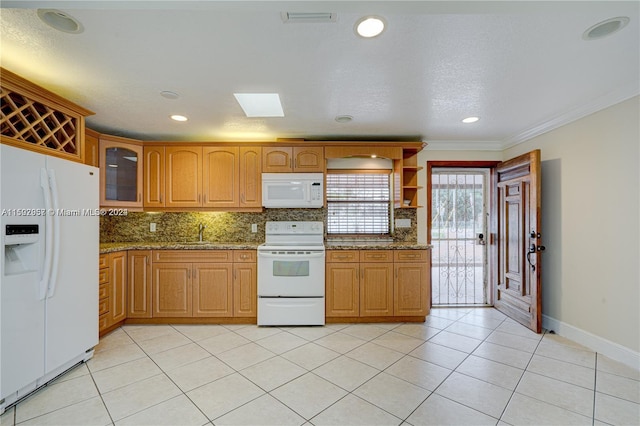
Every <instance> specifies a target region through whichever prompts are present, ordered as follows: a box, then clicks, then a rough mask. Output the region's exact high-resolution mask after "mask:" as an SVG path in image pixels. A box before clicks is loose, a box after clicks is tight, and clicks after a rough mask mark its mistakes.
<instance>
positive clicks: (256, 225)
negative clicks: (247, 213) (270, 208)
mask: <svg viewBox="0 0 640 426" xmlns="http://www.w3.org/2000/svg"><path fill="white" fill-rule="evenodd" d="M251 232H253V233H254V234H255V233H256V232H258V224H257V223H252V224H251Z"/></svg>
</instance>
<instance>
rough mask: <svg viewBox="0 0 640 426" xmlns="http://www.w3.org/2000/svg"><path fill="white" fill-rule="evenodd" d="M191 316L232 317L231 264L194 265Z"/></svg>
mask: <svg viewBox="0 0 640 426" xmlns="http://www.w3.org/2000/svg"><path fill="white" fill-rule="evenodd" d="M192 271H193V290H192V296H193V316H194V317H231V316H233V287H232V280H231V274H232V271H233V265H232V264H231V263H194V264H193V266H192Z"/></svg>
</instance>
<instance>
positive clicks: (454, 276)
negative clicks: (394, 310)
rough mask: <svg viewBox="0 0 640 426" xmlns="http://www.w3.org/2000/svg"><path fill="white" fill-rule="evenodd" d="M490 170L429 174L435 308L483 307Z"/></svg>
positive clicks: (434, 170) (449, 170)
mask: <svg viewBox="0 0 640 426" xmlns="http://www.w3.org/2000/svg"><path fill="white" fill-rule="evenodd" d="M488 184H489V170H488V169H469V168H436V167H434V168H432V169H431V209H430V210H431V227H430V229H431V244H432V245H433V250H432V271H431V280H432V285H431V301H432V305H433V306H438V305H440V306H443V305H445V306H447V305H448V306H450V305H487V304H489V302H490V300H489V299H490V295H489V291H488V270H487V269H488V264H487V244H486V241H487V238H486V235H487V222H488V211H487V206H488Z"/></svg>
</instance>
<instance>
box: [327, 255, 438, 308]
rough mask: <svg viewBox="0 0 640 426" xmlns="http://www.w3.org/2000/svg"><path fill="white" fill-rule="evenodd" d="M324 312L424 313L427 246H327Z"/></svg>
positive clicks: (427, 294) (427, 287) (427, 290)
mask: <svg viewBox="0 0 640 426" xmlns="http://www.w3.org/2000/svg"><path fill="white" fill-rule="evenodd" d="M326 259H327V264H326V271H325V272H326V295H325V297H326V301H325V303H326V316H327V317H328V318H331V317H333V318H340V317H343V318H347V317H351V318H353V317H393V316H396V317H416V316H419V317H424V316H426V315H427V314H428V313H429V303H430V283H429V280H428V277H429V261H430V254H429V251H428V250H327V253H326Z"/></svg>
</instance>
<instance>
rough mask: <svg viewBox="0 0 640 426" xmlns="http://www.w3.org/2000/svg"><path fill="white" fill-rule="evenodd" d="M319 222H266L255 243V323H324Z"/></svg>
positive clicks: (322, 256) (320, 224)
mask: <svg viewBox="0 0 640 426" xmlns="http://www.w3.org/2000/svg"><path fill="white" fill-rule="evenodd" d="M323 241H324V226H323V223H322V222H305V221H297V222H267V223H266V227H265V243H264V244H261V245H260V246H258V325H324V323H325V305H324V302H325V290H324V289H325V283H324V275H325V266H324V259H325V249H324V243H323Z"/></svg>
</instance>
